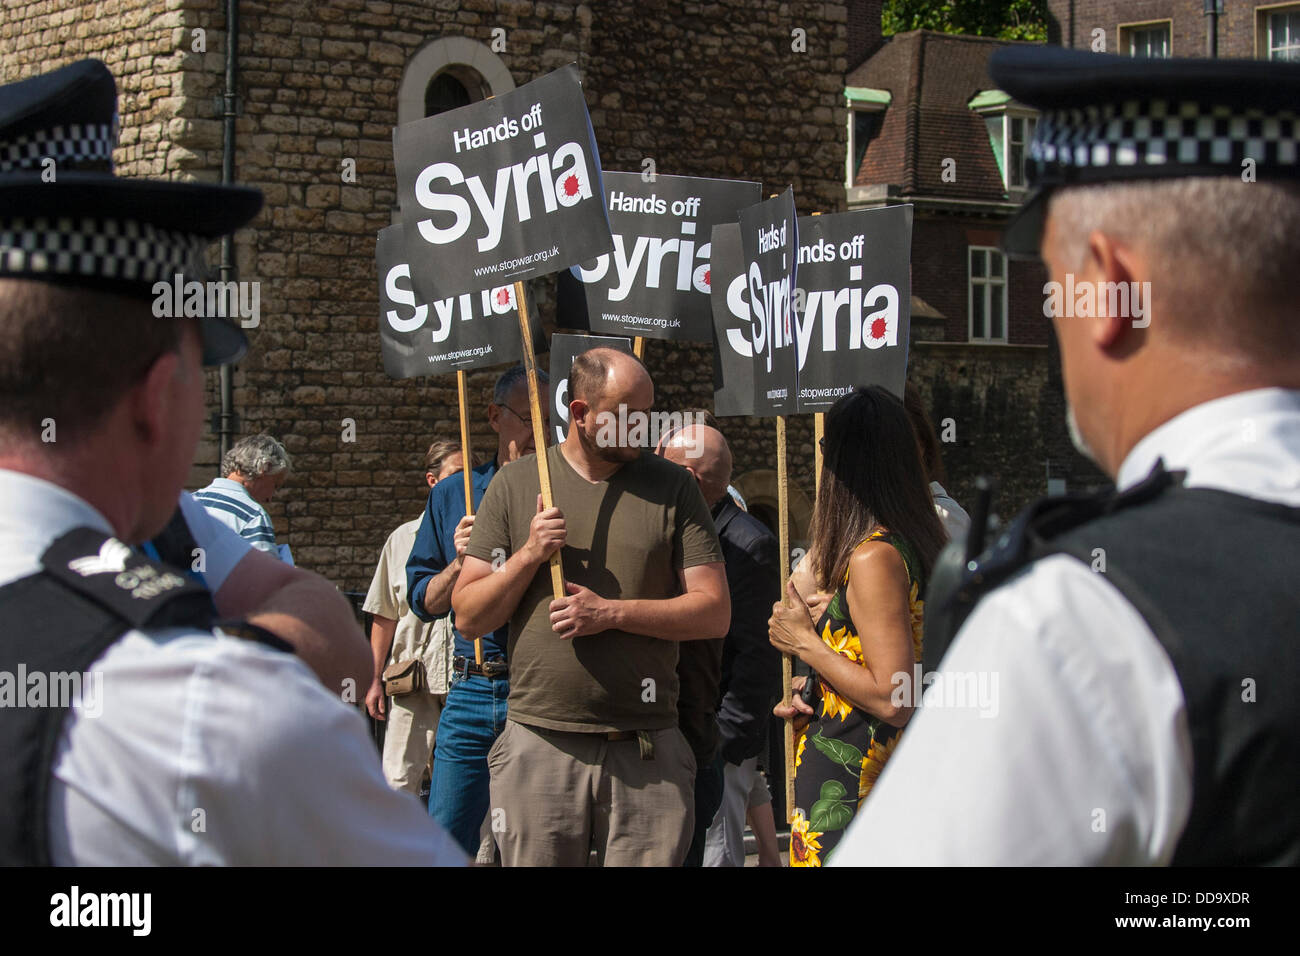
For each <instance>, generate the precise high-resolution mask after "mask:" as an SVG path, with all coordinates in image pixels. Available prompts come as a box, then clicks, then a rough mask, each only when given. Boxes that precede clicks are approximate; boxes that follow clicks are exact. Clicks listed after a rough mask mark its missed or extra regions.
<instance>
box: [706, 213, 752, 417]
mask: <svg viewBox="0 0 1300 956" xmlns="http://www.w3.org/2000/svg"><path fill="white" fill-rule="evenodd" d="M711 245H712V247H713V248H712V251H711V253H710V256H709V268H710V271H711V272H712V276H711V280H712V285H713V289H714V292H713V295H711V296H710V297H709V302H710V308H711V313H712V320H713V414H715V415H717V416H718V417H719V418H721V417H724V416H727V415H752V414H754V358H753V356H754V349H753V346H752V345H751V344H750V340H749V301H748V299H747V297H746V295H745V253H744V250H742V249H741V248H740V226H739V225H738V224H737V223H734V222H733V223H727V224H724V225H720V226H714V227H713V239H712V242H711Z"/></svg>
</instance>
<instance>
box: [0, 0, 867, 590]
mask: <svg viewBox="0 0 1300 956" xmlns="http://www.w3.org/2000/svg"><path fill="white" fill-rule="evenodd" d="M651 9H653V12H650V11H651ZM846 20H847V12H846V5H845V4H844V3H817V4H801V3H795V4H790V3H775V2H761V3H753V2H742V0H729V2H717V3H689V2H680V0H676V2H673V0H669V2H663V3H657V4H654V5H646V4H643V3H637V2H634V0H606V2H600V3H571V2H570V3H563V2H556V3H544V2H543V3H527V2H509V0H501V2H495V0H433V2H377V0H275V2H270V0H263V2H255V0H244V2H241V4H240V37H239V54H240V55H239V78H238V94H239V97H240V101H241V115H240V117H239V119H238V122H237V124H236V125H237V156H236V178H237V179H238V180H239V181H240V182H243V183H248V184H251V185H254V186H257V187H259V188H261V189H262V190H263V192H264V194H265V196H266V208H265V209H264V210H263V212H262V213H261V215H260V216H259V217H258V219H257V220H256V221H255V222H254V224H253V226H252V227H251V228H250V229H248V230H245V231H244V232H243V233H242V234H241V235H240V238H239V240H238V242H237V249H236V253H237V255H236V261H237V266H238V271H239V275H238V278H240V279H243V280H249V281H257V282H260V283H261V289H260V293H261V302H260V306H261V324H260V325H259V327H257V328H255V329H250V330H249V335H250V338H251V340H252V351H251V353H250V355H249V357H248V358H247V359H246V360H245V361H244V362H243V363H242V364H241V365H240V366H239V367H238V369H237V370H236V373H235V385H236V388H235V407H236V411H237V413H238V415H239V423H240V428H239V434H240V435H246V434H251V433H254V432H257V431H266V432H269V433H271V434H273V435H276V436H278V437H279V438H281V439H282V440H283V441H284V443H285V445H286V446H287V447H288V449H289V450H290V452H291V453H292V454H293V456H294V459H295V465H296V474H295V477H294V478H293V479H292V480H291V481H290V482H289V483H288V484H287V485H286V487H285V488H284V489H283V490H282V491H281V492H280V494H279V495H278V496H277V501H276V502H275V503H273V505H272V507H271V515H272V518H273V520H274V522H275V526H276V530H277V532H278V534H279V535H280V538H281V540H286V541H288V542H289V544H290V545H291V547H292V548H293V551H294V554H295V556H296V558H297V560H298V562H299V563H300V564H302V565H304V566H307V567H311V568H313V569H315V570H318V571H321V572H323V573H325V574H326V575H327V576H329V577H330V578H331V580H333V581H334V582H335V583H337V584H338V585H339V586H341V587H343V588H344V589H347V590H361V589H363V588H364V587H365V586H366V585H367V583H368V582H369V578H370V575H371V573H372V570H373V565H374V561H375V559H376V557H377V555H378V551H379V548H380V546H381V545H382V543H383V540H384V537H385V536H386V535H387V533H388V532H389V530H391V528H392V527H393V526H394V525H396V524H397V523H398V522H399V521H403V520H406V519H407V518H410V517H413V516H415V515H417V514H418V513H419V511H420V508H421V505H422V503H423V498H424V495H423V491H422V481H421V476H420V475H419V474H418V473H417V470H416V469H417V467H418V462H419V458H420V456H421V454H422V452H423V450H424V448H425V447H427V445H428V443H429V442H430V441H431V440H432V439H433V438H435V437H454V436H456V435H457V420H456V403H455V388H454V380H453V379H451V378H450V377H448V378H446V379H436V380H415V381H406V382H394V381H392V380H390V379H388V378H387V376H386V375H385V374H384V372H383V369H382V366H381V364H380V358H379V347H378V335H377V331H376V311H377V306H376V291H375V285H376V279H375V275H374V242H375V233H376V232H377V231H378V230H379V229H381V228H382V227H384V226H386V225H388V224H389V223H390V222H391V221H392V220H393V216H394V212H395V206H396V197H395V180H394V167H393V161H392V127H393V126H394V125H395V123H396V121H397V110H396V99H397V90H398V85H399V83H400V81H401V79H402V74H403V68H404V66H405V64H406V63H408V62H409V60H410V58H411V57H412V56H413V55H414V54H415V53H416V51H417V50H419V49H420V48H421V47H422V46H423V45H424V44H426V43H427V42H429V41H431V40H435V39H438V38H441V37H449V36H465V37H469V38H471V39H474V40H477V41H479V42H481V43H484V44H491V43H492V41H493V30H495V29H497V28H500V29H503V30H504V31H505V36H504V42H505V49H504V50H503V51H501V52H499V53H498V54H497V55H498V56H499V57H500V58H501V60H502V61H504V63H505V64H506V66H507V67H508V68H509V70H510V72H511V74H512V76H513V78H514V81H515V83H516V84H522V83H525V82H527V81H528V80H530V79H533V78H534V77H536V76H538V75H540V74H542V73H544V72H547V71H549V70H552V69H555V68H557V67H559V66H562V65H564V64H565V63H568V62H573V61H576V62H577V63H578V65H579V67H580V69H581V71H582V74H583V78H584V89H585V91H586V94H587V99H588V106H589V109H590V110H591V113H592V120H593V125H594V128H595V131H596V135H597V140H598V142H599V146H600V150H601V158H602V164H603V165H604V166H605V167H606V168H609V169H633V170H640V169H641V168H642V160H643V159H645V158H647V157H649V158H653V159H654V160H655V163H656V166H657V169H658V171H659V172H661V173H674V174H681V175H698V176H720V177H733V178H749V179H755V180H759V181H761V182H762V183H763V186H764V190H765V192H774V191H777V190H779V189H784V188H785V187H786V186H787V185H791V184H792V185H793V186H794V188H795V192H796V195H797V196H798V201H799V208H800V211H801V212H804V213H807V212H812V211H814V210H821V211H825V212H833V211H837V210H839V209H841V208H842V207H843V184H842V178H843V168H844V149H845V112H844V109H843V102H842V95H841V91H842V87H843V76H844V73H845V71H846V70H847V66H848V64H847V59H846V52H847V40H846V29H845V24H846ZM225 28H226V25H225V22H224V4H223V3H222V2H220V0H167V2H166V3H162V2H154V3H145V2H126V0H124V2H119V3H113V2H111V0H106V2H99V3H70V2H63V3H59V2H54V0H45V2H39V3H27V4H14V3H12V2H7V3H6V5H5V8H4V13H3V14H0V54H2V56H0V63H3V70H4V78H5V79H6V80H9V79H17V78H19V77H20V76H26V75H29V74H31V73H34V72H38V71H40V70H42V69H46V68H48V67H50V66H55V65H60V64H62V63H65V62H68V61H71V60H73V59H75V58H78V57H81V56H87V55H94V56H99V57H101V58H103V59H104V60H105V61H106V62H107V63H108V64H109V66H110V68H111V69H112V70H113V72H114V75H115V76H116V77H117V78H118V84H119V89H120V90H121V93H122V96H121V114H122V128H123V135H122V143H123V146H122V148H121V149H120V150H119V151H118V154H117V160H118V164H119V170H120V171H121V172H122V173H123V174H127V175H151V176H166V177H176V176H180V177H187V176H191V177H195V178H201V179H207V180H215V179H217V178H219V172H220V168H221V124H220V119H219V109H220V103H219V95H220V92H221V89H222V84H223V78H224V74H223V71H224V50H225V42H226V38H225ZM195 29H202V30H204V31H205V33H204V40H205V45H206V52H204V53H195V52H193V51H192V46H193V45H194V38H195V34H194V33H193V31H194V30H195ZM795 31H802V32H801V33H796V32H795ZM800 45H801V46H803V48H804V49H803V50H802V51H796V50H795V49H794V48H793V47H794V46H800ZM345 158H351V159H354V160H355V161H356V182H355V183H345V182H343V181H342V179H341V175H340V171H341V162H342V160H343V159H345ZM553 289H554V282H553V280H543V281H539V282H537V283H534V288H533V289H532V291H533V293H534V295H535V296H536V298H537V302H538V307H539V310H540V313H541V317H542V320H543V323H544V324H545V325H546V327H547V328H548V330H549V329H553V328H554V327H555V325H556V316H555V314H554V292H553ZM544 361H545V356H543V362H544ZM648 361H649V366H650V369H651V372H652V374H653V375H654V376H655V378H656V380H657V381H658V383H659V387H660V397H659V401H660V405H661V406H662V407H664V408H681V407H683V406H687V405H702V406H704V407H711V405H712V390H711V384H710V378H711V369H712V356H711V350H710V347H708V346H703V347H701V346H677V345H672V344H669V343H664V342H653V341H652V342H649V343H648ZM494 379H495V373H494V372H483V373H476V374H474V375H472V376H471V378H470V391H471V403H470V404H471V407H472V409H473V410H474V411H473V416H472V418H473V420H474V421H475V422H476V423H477V425H476V428H475V447H476V449H478V450H479V451H480V452H484V453H487V454H490V453H491V451H492V449H494V447H495V440H494V436H493V435H492V433H491V432H490V430H488V429H487V427H486V423H485V421H483V418H484V411H483V409H484V407H485V405H486V401H487V399H488V397H489V395H490V391H491V386H492V382H493V381H494ZM217 397H218V396H217V390H216V376H215V375H213V376H212V388H211V391H210V397H209V405H210V408H212V409H215V408H216V407H217ZM345 420H351V421H352V422H353V423H355V441H353V442H347V441H344V440H343V439H344V428H345ZM724 424H725V425H726V430H727V433H728V435H729V437H730V438H731V439H732V442H733V444H734V446H735V453H736V455H735V457H736V473H737V474H738V475H739V474H741V473H744V472H746V471H752V470H755V469H766V468H770V467H771V466H772V460H773V451H772V449H773V445H774V440H773V438H772V436H773V431H774V426H773V423H772V422H771V421H763V422H754V421H748V420H735V421H731V422H726V423H724ZM810 433H811V423H810V421H808V422H798V421H796V422H794V423H793V424H792V427H791V448H792V452H793V454H792V474H796V475H798V474H802V475H804V478H805V480H806V483H807V485H808V489H809V492H811V476H810V474H809V472H810V471H811V468H810V465H809V464H808V463H809V462H810V460H811V455H812V443H811V437H810ZM215 439H216V436H215V434H214V433H212V432H211V431H209V432H208V433H207V434H206V435H205V437H204V442H203V444H202V445H201V447H200V450H199V455H198V458H197V461H196V466H195V469H194V471H193V473H192V475H191V484H192V485H194V486H197V485H199V484H202V483H205V482H206V481H207V480H208V479H209V478H210V477H211V476H212V474H213V472H214V467H215V459H216V446H215Z"/></svg>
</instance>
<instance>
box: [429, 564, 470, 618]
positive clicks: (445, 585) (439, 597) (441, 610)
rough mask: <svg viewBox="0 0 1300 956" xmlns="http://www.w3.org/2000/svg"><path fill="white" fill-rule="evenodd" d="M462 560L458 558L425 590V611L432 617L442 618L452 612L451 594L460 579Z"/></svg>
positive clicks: (435, 577)
mask: <svg viewBox="0 0 1300 956" xmlns="http://www.w3.org/2000/svg"><path fill="white" fill-rule="evenodd" d="M461 563H462V562H461V559H460V558H457V559H456V560H455V561H453V562H452V563H451V564H449V565H447V566H446V567H445V568H443V569H442V570H441V571H439V572H438V573H437V574H435V575H434V576H433V577H432V578H430V579H429V584H428V586H426V587H425V589H424V611H425V613H426V614H428V615H429V616H431V617H442V616H443V615H444V614H446V613H447V612H448V611H450V610H451V592H452V591H453V590H454V589H455V587H456V579H457V578H458V577H460V568H461Z"/></svg>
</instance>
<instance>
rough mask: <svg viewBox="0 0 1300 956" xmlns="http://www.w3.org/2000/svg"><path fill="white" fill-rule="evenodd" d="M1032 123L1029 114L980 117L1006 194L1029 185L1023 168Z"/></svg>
mask: <svg viewBox="0 0 1300 956" xmlns="http://www.w3.org/2000/svg"><path fill="white" fill-rule="evenodd" d="M1035 123H1036V120H1035V119H1034V115H1033V114H1032V113H1027V112H1020V111H1006V112H1000V113H993V114H986V115H985V117H984V125H985V126H986V127H987V128H988V131H989V143H990V144H992V146H993V156H994V158H995V159H996V160H997V163H998V169H999V170H1000V171H1001V173H1002V185H1003V186H1004V187H1006V190H1007V192H1019V191H1023V190H1024V189H1025V188H1026V187H1027V186H1028V185H1029V180H1028V177H1027V174H1026V167H1027V165H1028V162H1029V141H1030V140H1031V139H1033V137H1034V125H1035Z"/></svg>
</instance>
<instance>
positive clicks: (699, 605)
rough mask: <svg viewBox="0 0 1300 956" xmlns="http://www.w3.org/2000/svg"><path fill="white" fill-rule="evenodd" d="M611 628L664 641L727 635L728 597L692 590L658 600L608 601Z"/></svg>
mask: <svg viewBox="0 0 1300 956" xmlns="http://www.w3.org/2000/svg"><path fill="white" fill-rule="evenodd" d="M610 615H611V618H612V620H613V624H612V625H611V626H612V627H613V628H615V629H617V630H620V631H626V632H627V633H629V634H644V635H645V636H646V637H657V638H660V639H661V640H665V641H702V640H713V639H715V638H719V637H726V636H727V626H728V624H729V623H730V621H731V598H730V597H729V596H728V595H726V594H724V595H722V596H721V597H720V598H719V597H716V596H714V595H710V594H705V593H696V592H687V593H686V594H679V595H678V596H677V597H671V598H663V599H661V600H631V601H612V602H611V607H610Z"/></svg>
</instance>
